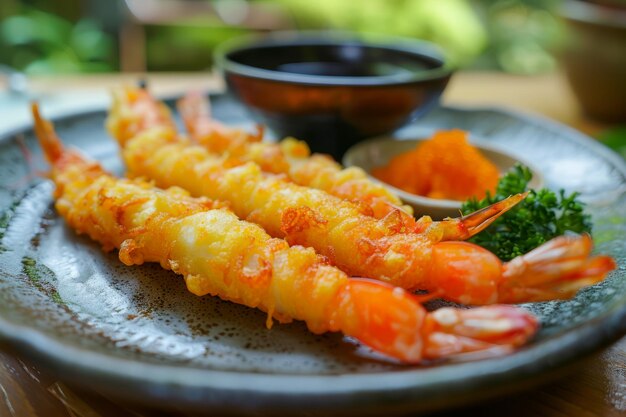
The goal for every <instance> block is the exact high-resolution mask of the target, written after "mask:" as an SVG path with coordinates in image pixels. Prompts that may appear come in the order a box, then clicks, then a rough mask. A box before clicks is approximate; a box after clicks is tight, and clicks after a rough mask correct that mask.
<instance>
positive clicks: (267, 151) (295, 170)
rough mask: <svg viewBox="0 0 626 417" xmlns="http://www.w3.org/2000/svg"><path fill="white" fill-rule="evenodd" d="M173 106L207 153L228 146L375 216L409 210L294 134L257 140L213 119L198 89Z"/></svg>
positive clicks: (264, 167)
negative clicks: (277, 140)
mask: <svg viewBox="0 0 626 417" xmlns="http://www.w3.org/2000/svg"><path fill="white" fill-rule="evenodd" d="M146 100H150V98H146ZM177 107H178V111H179V113H180V114H181V116H182V118H183V120H184V122H185V126H186V128H187V131H188V132H189V134H190V136H191V138H192V139H193V140H194V141H195V142H197V143H198V144H200V145H202V146H204V147H206V148H207V149H208V150H209V151H210V152H212V153H215V154H222V153H225V152H227V153H228V154H229V155H230V156H231V157H234V158H237V159H239V160H240V161H241V162H242V163H244V162H248V161H252V162H255V163H256V164H258V165H259V166H260V167H261V169H262V170H263V171H266V172H271V173H275V174H280V173H282V174H286V175H287V177H288V178H289V179H290V180H291V181H293V182H295V183H296V184H299V185H304V186H307V187H313V188H317V189H319V190H324V191H326V192H327V193H329V194H332V195H334V196H337V197H340V198H343V199H346V200H355V201H359V202H361V203H362V204H365V205H366V206H367V207H368V208H369V209H371V214H372V216H374V217H376V218H383V217H385V216H386V215H387V214H389V213H390V212H391V211H393V210H396V209H397V208H400V209H401V210H403V211H405V212H406V213H408V214H413V209H412V208H411V207H410V206H406V205H402V202H401V201H400V199H399V198H398V197H397V196H396V195H394V194H393V193H392V192H391V191H389V190H388V189H387V188H386V187H385V186H383V185H382V184H379V183H376V182H374V181H372V180H370V179H369V178H368V177H367V174H366V173H365V171H363V170H362V169H361V168H357V167H350V168H345V169H344V168H343V167H342V166H341V165H340V164H338V163H337V162H335V161H334V160H333V159H332V158H331V157H330V156H328V155H322V154H313V155H311V151H310V149H309V147H308V146H307V144H306V143H305V142H303V141H299V140H296V139H294V138H286V139H284V140H282V141H281V142H280V143H270V142H260V140H261V139H262V131H261V130H259V131H258V132H257V134H256V135H251V134H248V133H246V132H245V131H243V130H242V129H237V128H231V127H227V126H225V125H223V124H222V123H220V122H218V121H216V120H213V119H212V118H211V111H210V103H209V101H208V100H207V99H206V98H205V97H203V96H202V95H201V94H199V93H189V94H187V95H186V96H185V97H184V98H182V99H181V100H179V101H178V103H177Z"/></svg>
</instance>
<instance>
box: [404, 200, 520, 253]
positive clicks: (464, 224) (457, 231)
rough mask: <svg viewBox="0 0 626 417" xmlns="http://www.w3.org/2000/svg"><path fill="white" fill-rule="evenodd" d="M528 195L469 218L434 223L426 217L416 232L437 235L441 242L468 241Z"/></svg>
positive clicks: (501, 202)
mask: <svg viewBox="0 0 626 417" xmlns="http://www.w3.org/2000/svg"><path fill="white" fill-rule="evenodd" d="M527 195H528V191H527V192H525V193H520V194H514V195H512V196H509V197H507V198H505V199H504V200H502V201H498V202H497V203H494V204H492V205H490V206H487V207H484V208H482V209H480V210H477V211H475V212H473V213H470V214H468V215H467V216H461V217H457V218H447V219H444V220H442V221H438V222H433V221H432V219H430V217H428V216H424V217H422V218H420V219H419V220H418V221H417V222H416V225H415V229H414V232H415V233H430V234H436V235H437V236H438V240H439V241H449V240H466V239H469V238H471V237H472V236H474V235H476V234H478V233H480V232H482V231H483V230H485V229H486V228H487V227H489V226H490V225H491V224H492V223H493V222H494V221H496V220H497V219H498V218H499V217H500V216H502V215H503V214H504V213H506V212H507V211H509V210H511V209H512V208H513V207H515V206H516V205H517V204H518V203H519V202H520V201H522V200H523V199H525V198H526V196H527Z"/></svg>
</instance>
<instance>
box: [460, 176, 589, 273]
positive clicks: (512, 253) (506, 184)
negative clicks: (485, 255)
mask: <svg viewBox="0 0 626 417" xmlns="http://www.w3.org/2000/svg"><path fill="white" fill-rule="evenodd" d="M531 179H532V173H531V172H530V170H529V169H528V167H525V166H523V165H519V164H518V165H515V166H514V167H513V168H512V169H511V170H510V171H509V172H508V173H506V174H505V175H504V176H503V177H502V178H501V179H500V181H499V182H498V186H497V187H496V193H495V195H494V196H491V194H490V193H487V196H486V197H485V198H484V199H482V200H476V199H470V200H468V201H466V202H465V203H463V205H462V207H461V211H462V213H463V214H464V215H465V214H469V213H471V212H473V211H476V210H479V209H481V208H483V207H486V206H488V205H491V204H493V203H496V202H498V201H501V200H503V199H505V198H506V197H508V196H510V195H513V194H517V193H523V192H525V191H527V190H528V183H529V182H530V180H531ZM578 195H579V193H576V192H574V193H572V194H571V195H569V196H568V195H566V194H565V191H564V190H560V191H559V193H558V194H555V193H554V192H552V191H550V190H548V189H546V188H543V189H541V190H538V191H535V190H530V192H529V194H528V197H526V198H525V199H524V200H523V201H522V202H521V203H519V204H518V205H517V206H516V207H514V208H513V209H511V210H509V211H508V212H507V213H505V214H503V215H502V216H501V217H500V218H499V219H498V220H496V221H495V222H494V223H493V224H492V225H491V226H489V227H488V228H487V229H485V230H484V231H482V232H481V233H479V234H477V235H476V236H474V237H473V238H472V239H470V242H473V243H475V244H477V245H480V246H482V247H484V248H486V249H488V250H489V251H491V252H493V253H495V254H496V255H497V256H498V257H499V258H500V259H502V260H503V261H509V260H511V259H513V258H515V257H516V256H519V255H523V254H524V253H527V252H529V251H530V250H532V249H534V248H536V247H537V246H539V245H541V244H542V243H544V242H546V241H548V240H550V239H552V238H553V237H556V236H560V235H562V234H564V233H565V232H566V231H572V232H576V233H591V226H592V225H591V216H590V215H589V214H586V213H585V212H584V203H582V202H580V201H579V200H577V197H578Z"/></svg>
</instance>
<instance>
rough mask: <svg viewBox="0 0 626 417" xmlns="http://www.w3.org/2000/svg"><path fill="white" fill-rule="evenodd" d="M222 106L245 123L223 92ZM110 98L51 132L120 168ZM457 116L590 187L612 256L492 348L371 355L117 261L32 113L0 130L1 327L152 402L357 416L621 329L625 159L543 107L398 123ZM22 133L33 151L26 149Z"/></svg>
mask: <svg viewBox="0 0 626 417" xmlns="http://www.w3.org/2000/svg"><path fill="white" fill-rule="evenodd" d="M214 108H215V112H216V115H217V117H218V118H221V119H223V120H225V121H227V122H229V123H245V122H246V119H245V116H243V112H242V111H241V109H240V108H239V107H237V106H236V105H235V104H233V103H231V102H229V101H227V100H226V99H225V98H221V97H217V98H216V99H215V101H214ZM104 117H105V113H104V112H90V113H84V114H78V115H71V116H67V117H64V118H60V119H58V120H56V126H57V129H58V132H59V134H60V136H61V137H62V138H63V139H64V140H65V141H66V142H67V143H68V144H72V145H75V146H77V147H79V148H80V149H82V150H83V151H84V152H85V153H87V154H88V155H90V156H92V157H94V158H96V159H98V160H99V161H102V162H103V163H104V164H105V165H106V166H107V167H108V168H109V169H112V170H115V171H117V172H121V171H122V167H121V164H120V161H119V159H118V156H117V149H116V147H115V145H114V144H113V142H112V141H111V140H110V139H109V138H108V137H107V134H106V133H105V131H104V129H103V127H102V125H103V121H104ZM442 127H445V128H449V127H460V128H464V129H468V130H470V131H472V132H473V133H474V134H476V135H478V136H480V137H481V138H483V139H485V140H489V141H494V142H497V143H498V145H499V146H503V147H505V148H508V149H510V150H512V151H514V152H522V153H524V155H525V156H526V159H529V160H532V161H533V162H534V163H535V165H537V166H538V167H540V168H541V169H542V170H543V173H544V175H545V177H546V182H547V184H548V185H550V186H552V187H561V186H562V187H565V188H568V189H572V188H576V189H579V190H581V191H583V193H584V197H585V199H586V200H587V201H589V204H590V206H589V208H590V210H591V212H592V213H593V215H594V221H595V239H596V242H597V250H598V252H602V253H608V254H611V255H613V256H614V257H615V258H616V259H617V261H618V263H619V270H617V271H615V272H613V273H612V274H611V275H610V276H609V278H608V279H607V280H606V281H605V282H604V283H602V284H600V285H597V286H595V287H593V288H589V289H586V290H584V291H582V292H581V293H580V294H579V295H578V296H577V297H576V298H575V299H573V300H571V301H567V302H548V303H538V304H532V305H525V306H524V307H525V308H528V309H529V310H531V311H533V312H534V313H536V314H537V315H538V316H539V317H540V318H541V320H542V322H543V328H542V330H541V331H540V333H539V334H538V336H537V338H536V340H534V341H533V342H532V343H531V344H529V345H528V346H527V347H525V348H523V349H521V350H520V351H519V352H517V353H515V354H513V355H510V356H507V357H503V358H498V359H492V360H485V361H479V362H467V363H440V364H431V365H429V366H400V365H398V364H394V363H389V362H385V361H381V360H379V358H377V357H376V356H375V355H374V354H372V352H370V351H369V350H368V349H365V348H363V347H361V346H359V345H358V344H356V343H354V342H352V341H349V340H343V339H342V337H341V336H340V335H337V334H327V335H323V336H316V335H312V334H310V333H308V332H307V331H306V328H305V326H304V325H302V324H300V323H295V324H290V325H278V326H275V327H274V328H273V329H272V330H266V328H265V325H264V324H265V315H264V314H263V313H261V312H258V311H255V310H251V309H248V308H245V307H242V306H237V305H233V304H229V303H226V302H222V301H220V300H218V299H215V298H210V297H202V298H199V297H196V296H194V295H192V294H190V293H188V292H187V291H186V290H185V286H184V284H183V282H182V280H181V279H180V278H179V277H177V276H176V275H174V274H172V273H169V272H166V271H163V270H161V269H160V268H159V267H158V266H154V265H147V266H142V267H135V268H127V267H124V266H123V265H121V264H120V262H119V261H118V260H117V258H116V255H115V254H104V253H102V252H101V251H100V248H99V247H98V245H96V244H94V243H92V242H90V241H89V240H88V239H87V238H83V237H76V236H75V235H74V233H73V232H72V231H71V230H69V229H68V228H67V227H66V226H65V224H64V223H63V221H62V220H61V219H59V217H58V216H57V215H56V214H55V213H54V210H53V209H52V205H51V204H52V199H51V191H52V185H51V183H50V182H47V181H45V180H42V179H39V178H37V177H36V176H35V175H34V172H37V170H43V169H44V167H45V165H44V164H43V161H42V160H41V155H40V153H39V151H38V150H37V146H36V145H35V142H34V138H33V135H32V132H31V130H30V128H29V127H25V128H24V129H23V130H18V131H13V132H4V133H2V134H0V213H2V214H1V215H0V236H1V241H0V335H1V336H2V337H3V338H5V339H6V340H8V341H10V342H11V343H13V344H15V345H16V347H18V348H19V349H22V351H23V352H24V354H27V355H30V356H32V357H33V358H34V359H35V360H37V361H39V363H40V364H42V365H44V366H46V367H48V368H49V369H51V370H52V371H54V372H57V373H58V374H59V375H60V376H62V377H63V378H66V379H67V380H70V381H74V382H77V383H80V384H81V385H82V386H86V387H90V388H94V389H96V390H99V391H101V392H104V393H106V394H108V395H114V396H120V397H123V398H126V399H130V400H134V401H140V402H144V403H148V404H152V405H157V406H164V407H170V408H171V407H175V408H178V409H185V410H196V411H205V412H213V413H225V412H226V413H235V414H257V413H261V412H278V413H283V414H289V415H292V414H294V413H301V414H306V415H313V414H319V415H321V414H326V413H327V412H330V411H339V412H350V413H353V414H356V415H364V414H377V413H380V412H382V410H384V411H385V413H386V414H389V413H392V412H404V411H424V410H432V409H441V408H445V407H450V406H453V405H458V404H461V403H465V402H469V401H476V400H478V399H481V398H486V397H489V396H494V395H498V394H500V393H503V392H506V391H511V390H513V389H519V388H523V387H526V386H529V385H530V384H531V383H534V382H536V381H537V380H539V379H541V378H542V377H545V376H547V375H552V374H554V373H555V372H556V371H558V370H561V369H563V368H564V367H565V366H567V365H568V364H570V363H572V362H573V361H574V360H576V359H578V358H580V357H583V356H584V355H587V354H589V353H591V352H593V351H595V350H597V349H599V348H600V347H602V346H605V345H607V344H608V343H610V342H612V341H614V340H616V339H617V338H618V337H619V336H620V335H622V334H624V332H625V331H626V280H625V278H626V271H625V265H626V257H625V256H626V248H625V243H624V236H625V235H626V220H625V216H626V197H625V195H624V187H625V186H626V179H625V178H626V167H625V166H624V162H623V161H622V160H621V159H619V157H617V156H616V155H614V154H613V153H611V152H610V151H608V150H606V149H605V148H604V147H602V146H601V145H599V144H597V143H595V142H593V141H592V140H590V139H588V138H586V137H584V136H582V135H581V134H579V133H577V132H575V131H572V130H570V129H567V128H565V127H563V126H559V125H556V124H554V123H551V122H547V121H544V120H539V119H530V118H525V117H521V116H516V115H513V114H509V113H506V112H502V111H495V110H462V109H451V108H442V109H438V110H435V111H434V112H433V113H431V114H430V115H429V116H428V117H427V118H425V119H422V120H421V121H420V122H419V123H418V124H415V125H413V126H409V127H407V128H405V129H403V130H402V131H400V132H399V133H398V135H399V136H406V137H411V136H420V135H424V134H428V133H429V132H431V131H432V130H433V129H436V128H442ZM22 145H25V146H26V147H27V148H29V149H31V150H34V158H33V159H32V162H31V163H30V164H29V163H27V159H26V158H25V157H24V151H23V147H22Z"/></svg>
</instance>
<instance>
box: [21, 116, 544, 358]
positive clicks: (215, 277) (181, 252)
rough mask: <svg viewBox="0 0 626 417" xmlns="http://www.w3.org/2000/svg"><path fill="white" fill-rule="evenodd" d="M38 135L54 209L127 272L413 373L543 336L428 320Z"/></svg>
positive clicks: (226, 216)
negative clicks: (165, 281) (148, 271)
mask: <svg viewBox="0 0 626 417" xmlns="http://www.w3.org/2000/svg"><path fill="white" fill-rule="evenodd" d="M33 116H34V119H35V130H36V133H37V136H38V137H39V140H40V143H41V146H42V148H43V149H44V153H45V156H46V158H47V159H48V161H49V162H50V164H51V165H52V172H51V178H52V180H53V181H54V183H55V184H56V191H55V198H56V209H57V211H58V212H59V214H60V215H61V216H63V217H64V218H65V219H66V221H67V222H68V224H69V225H70V226H71V227H72V228H73V229H74V230H76V231H77V232H78V233H84V234H87V235H89V237H91V238H92V239H94V240H96V241H98V242H100V244H101V245H102V247H103V249H104V250H111V249H113V248H118V249H119V258H120V260H121V261H122V262H123V263H124V264H126V265H129V266H130V265H141V264H142V263H144V262H159V263H160V264H161V266H162V267H163V268H165V269H171V270H172V271H173V272H175V273H177V274H179V275H182V276H183V277H184V279H185V283H186V285H187V288H188V289H189V291H190V292H192V293H194V294H196V295H205V294H211V295H213V296H218V297H220V298H222V299H224V300H230V301H233V302H236V303H240V304H243V305H246V306H249V307H256V308H259V309H261V310H263V311H265V312H267V313H268V327H269V326H270V325H271V322H272V318H274V319H276V320H278V321H279V322H289V321H291V320H292V319H296V320H303V321H305V322H306V324H307V326H308V328H309V329H310V330H311V331H312V332H315V333H321V332H326V331H341V332H343V333H344V334H345V335H347V336H352V337H354V338H356V339H358V340H359V341H361V342H362V343H364V344H365V345H368V346H370V347H371V348H373V349H375V350H377V351H379V352H380V353H383V354H385V355H388V356H390V357H392V358H395V359H397V360H399V361H404V362H408V363H418V362H420V361H423V360H427V359H439V358H448V357H454V356H457V355H462V354H467V353H470V352H474V353H479V354H480V356H481V357H485V356H487V357H488V356H495V355H500V354H503V353H507V352H510V351H511V350H512V349H513V348H514V347H516V346H519V345H521V344H523V343H525V342H526V341H527V340H528V339H529V338H530V337H531V336H532V335H533V334H534V333H535V332H536V330H537V326H538V325H537V321H536V319H535V318H534V317H533V316H532V315H531V314H530V313H528V312H526V311H524V310H523V309H519V308H514V307H509V306H489V307H482V308H477V309H473V310H463V309H454V308H444V309H440V310H437V311H435V312H434V313H428V312H427V311H426V310H425V309H424V308H423V307H422V306H421V304H420V303H419V302H418V299H417V298H416V297H415V296H413V295H411V294H409V293H407V292H405V291H404V290H402V289H400V288H394V287H392V286H389V285H386V284H383V283H381V282H377V281H372V280H366V279H355V278H349V277H348V276H347V275H346V274H345V273H343V272H342V271H340V270H339V269H337V268H334V267H332V266H330V265H327V264H326V263H325V261H324V259H323V258H322V257H320V256H319V255H317V254H316V253H315V252H314V251H313V250H312V249H310V248H308V249H307V248H304V247H301V246H293V247H289V245H288V244H287V242H285V241H284V240H281V239H276V238H271V237H270V236H269V235H267V233H265V232H264V231H263V229H261V228H260V227H259V226H257V225H255V224H252V223H249V222H246V221H241V220H239V219H238V218H237V217H236V216H235V215H234V214H233V213H231V212H230V211H228V210H227V209H226V208H225V207H224V206H225V205H224V204H223V203H220V202H216V201H211V200H208V199H206V198H191V197H190V196H189V195H188V193H186V192H185V191H183V190H181V189H178V188H171V189H168V190H159V189H156V188H154V187H152V186H151V185H150V184H148V183H146V182H143V181H141V180H135V181H132V180H120V179H116V178H114V177H112V176H111V175H109V174H108V173H106V172H105V171H104V170H103V168H102V167H101V166H100V165H99V164H97V163H95V162H90V161H88V160H86V159H85V158H83V157H82V156H80V155H79V154H78V153H76V152H72V151H67V150H66V149H65V148H64V147H63V145H62V143H61V142H60V140H59V139H58V138H57V136H56V135H55V133H54V130H53V127H52V125H51V124H50V123H48V122H46V121H45V120H43V119H42V118H41V116H40V115H39V112H38V108H37V106H36V105H34V106H33Z"/></svg>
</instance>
